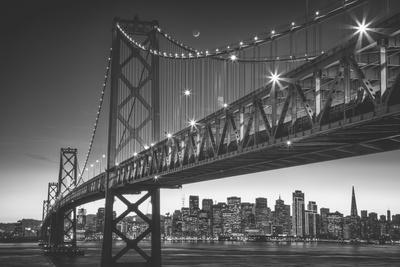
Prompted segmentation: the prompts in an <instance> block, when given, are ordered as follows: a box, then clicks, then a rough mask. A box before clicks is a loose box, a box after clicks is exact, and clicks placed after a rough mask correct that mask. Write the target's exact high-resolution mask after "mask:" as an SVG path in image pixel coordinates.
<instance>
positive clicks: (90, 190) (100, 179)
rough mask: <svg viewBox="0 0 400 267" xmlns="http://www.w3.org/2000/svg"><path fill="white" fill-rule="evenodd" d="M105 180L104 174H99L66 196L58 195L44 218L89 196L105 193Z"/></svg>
mask: <svg viewBox="0 0 400 267" xmlns="http://www.w3.org/2000/svg"><path fill="white" fill-rule="evenodd" d="M105 179H106V173H101V174H99V175H97V176H96V177H93V178H92V179H90V180H88V181H86V182H84V183H83V184H81V185H79V186H77V187H76V188H75V189H74V190H72V191H71V192H69V193H68V194H66V195H65V196H63V195H60V196H59V197H57V199H56V201H55V202H54V204H53V205H52V206H51V207H50V208H49V212H48V213H47V214H46V218H47V217H48V216H49V215H50V214H51V212H55V211H56V210H57V209H59V208H63V207H65V206H67V205H69V204H71V203H73V202H76V201H77V200H79V199H82V198H87V197H90V196H91V195H94V194H98V193H100V192H105V187H104V185H105Z"/></svg>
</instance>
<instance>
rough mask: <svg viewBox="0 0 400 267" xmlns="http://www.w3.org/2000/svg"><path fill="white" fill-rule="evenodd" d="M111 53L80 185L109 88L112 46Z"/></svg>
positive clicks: (79, 177) (80, 175) (79, 180)
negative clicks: (106, 91)
mask: <svg viewBox="0 0 400 267" xmlns="http://www.w3.org/2000/svg"><path fill="white" fill-rule="evenodd" d="M109 53H110V54H109V56H108V58H107V66H106V72H105V75H104V81H103V84H102V89H101V95H100V100H99V105H98V109H97V112H96V119H95V122H94V125H93V129H92V135H91V137H90V142H89V148H88V151H87V153H86V158H85V163H84V165H83V168H82V171H81V173H80V174H79V175H78V183H77V184H78V185H79V184H80V182H81V181H82V180H83V173H84V172H85V170H86V169H87V168H86V166H87V164H88V161H89V157H90V153H91V152H92V147H93V142H94V138H95V136H96V130H97V126H98V123H99V118H100V113H101V109H102V106H103V101H104V94H105V90H106V88H107V81H108V77H109V74H110V68H111V55H112V48H110V52H109ZM103 158H105V155H103Z"/></svg>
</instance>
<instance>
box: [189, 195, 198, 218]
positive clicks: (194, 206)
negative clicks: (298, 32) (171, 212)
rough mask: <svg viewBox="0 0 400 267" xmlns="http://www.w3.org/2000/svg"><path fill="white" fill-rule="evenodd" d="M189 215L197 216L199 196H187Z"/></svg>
mask: <svg viewBox="0 0 400 267" xmlns="http://www.w3.org/2000/svg"><path fill="white" fill-rule="evenodd" d="M189 211H190V215H194V216H197V213H198V211H199V196H189Z"/></svg>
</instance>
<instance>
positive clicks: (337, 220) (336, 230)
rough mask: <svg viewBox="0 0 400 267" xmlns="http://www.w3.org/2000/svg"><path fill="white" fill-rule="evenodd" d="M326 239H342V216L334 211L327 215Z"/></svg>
mask: <svg viewBox="0 0 400 267" xmlns="http://www.w3.org/2000/svg"><path fill="white" fill-rule="evenodd" d="M327 220H328V237H329V238H330V239H342V238H343V214H342V213H340V212H338V211H336V212H333V213H328V215H327Z"/></svg>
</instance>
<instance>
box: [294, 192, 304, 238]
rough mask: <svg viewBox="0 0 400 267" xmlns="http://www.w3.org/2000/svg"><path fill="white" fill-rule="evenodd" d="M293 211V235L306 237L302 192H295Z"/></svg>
mask: <svg viewBox="0 0 400 267" xmlns="http://www.w3.org/2000/svg"><path fill="white" fill-rule="evenodd" d="M292 209H293V213H292V235H293V236H297V237H302V236H303V235H304V193H303V192H301V191H300V190H296V191H294V192H293V205H292Z"/></svg>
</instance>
